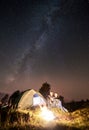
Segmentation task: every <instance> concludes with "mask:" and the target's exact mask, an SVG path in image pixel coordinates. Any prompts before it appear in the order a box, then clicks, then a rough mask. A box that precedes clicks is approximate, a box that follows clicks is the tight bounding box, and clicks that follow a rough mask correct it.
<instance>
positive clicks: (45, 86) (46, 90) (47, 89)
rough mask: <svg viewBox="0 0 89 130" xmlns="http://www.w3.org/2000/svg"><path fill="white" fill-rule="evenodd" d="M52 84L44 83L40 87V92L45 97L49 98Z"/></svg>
mask: <svg viewBox="0 0 89 130" xmlns="http://www.w3.org/2000/svg"><path fill="white" fill-rule="evenodd" d="M50 89H51V87H50V84H48V83H47V82H45V83H43V84H42V87H41V88H40V89H39V92H40V93H41V94H42V95H43V97H44V98H45V99H47V97H48V95H49V94H50Z"/></svg>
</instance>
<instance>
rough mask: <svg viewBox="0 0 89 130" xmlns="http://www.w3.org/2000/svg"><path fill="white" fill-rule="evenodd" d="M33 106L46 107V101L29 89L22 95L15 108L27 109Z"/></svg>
mask: <svg viewBox="0 0 89 130" xmlns="http://www.w3.org/2000/svg"><path fill="white" fill-rule="evenodd" d="M36 98H37V99H36ZM35 105H46V100H45V99H44V97H43V96H42V95H41V94H40V93H39V92H36V91H35V90H33V89H31V90H27V91H25V92H24V93H23V95H22V96H21V98H20V100H19V102H18V106H17V108H19V109H27V108H30V107H31V106H35Z"/></svg>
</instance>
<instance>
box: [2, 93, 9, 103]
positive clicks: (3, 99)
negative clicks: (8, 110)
mask: <svg viewBox="0 0 89 130" xmlns="http://www.w3.org/2000/svg"><path fill="white" fill-rule="evenodd" d="M8 98H9V95H8V94H5V96H4V97H3V98H2V99H1V102H2V104H3V105H5V104H6V103H7V102H8Z"/></svg>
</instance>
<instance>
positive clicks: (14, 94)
mask: <svg viewBox="0 0 89 130" xmlns="http://www.w3.org/2000/svg"><path fill="white" fill-rule="evenodd" d="M19 95H20V91H19V90H17V91H15V92H14V93H13V94H12V95H11V96H10V98H9V101H8V104H9V105H12V106H14V105H15V103H16V100H17V98H18V96H19Z"/></svg>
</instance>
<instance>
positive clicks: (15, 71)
mask: <svg viewBox="0 0 89 130" xmlns="http://www.w3.org/2000/svg"><path fill="white" fill-rule="evenodd" d="M88 6H89V3H88V1H87V0H85V1H84V0H81V1H80V0H47V1H46V0H43V1H41V0H26V1H24V0H19V1H18V0H16V1H14V2H12V1H11V0H8V1H6V0H5V1H3V0H1V1H0V16H1V17H0V91H2V92H13V91H15V90H17V89H20V90H25V89H28V88H34V89H37V90H38V89H39V88H40V87H41V85H42V83H43V82H46V81H47V82H48V83H50V84H51V86H52V90H54V91H55V92H58V93H59V94H61V95H63V96H64V97H65V98H67V99H86V98H89V97H88V87H89V40H88V38H89V8H88Z"/></svg>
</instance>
